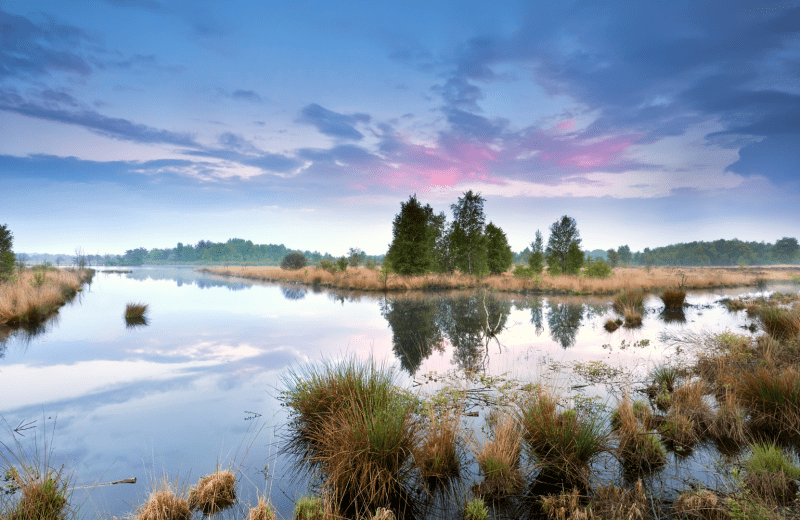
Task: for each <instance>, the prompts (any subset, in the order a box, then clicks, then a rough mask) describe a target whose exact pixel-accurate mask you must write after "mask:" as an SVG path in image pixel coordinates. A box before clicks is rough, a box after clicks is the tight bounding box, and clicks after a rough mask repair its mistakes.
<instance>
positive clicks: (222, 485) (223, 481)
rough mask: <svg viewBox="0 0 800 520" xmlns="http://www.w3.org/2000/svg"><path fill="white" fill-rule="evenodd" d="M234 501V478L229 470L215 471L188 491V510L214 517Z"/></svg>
mask: <svg viewBox="0 0 800 520" xmlns="http://www.w3.org/2000/svg"><path fill="white" fill-rule="evenodd" d="M235 501H236V477H235V476H234V474H233V472H231V471H230V470H223V471H219V470H217V471H216V472H215V473H212V474H211V475H207V476H205V477H203V478H201V479H200V480H199V481H198V483H197V486H195V487H194V488H193V489H191V490H190V491H189V509H191V510H195V509H199V510H200V511H202V512H203V514H204V515H206V516H211V515H215V514H216V513H218V512H219V511H222V510H223V509H225V508H228V507H230V506H232V505H233V504H234V502H235Z"/></svg>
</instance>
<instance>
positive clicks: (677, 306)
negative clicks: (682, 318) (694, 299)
mask: <svg viewBox="0 0 800 520" xmlns="http://www.w3.org/2000/svg"><path fill="white" fill-rule="evenodd" d="M659 296H660V298H661V301H662V302H664V308H665V309H666V310H668V311H679V310H681V309H683V303H684V301H686V291H682V290H680V289H667V290H666V291H664V292H662V293H661V294H660V295H659Z"/></svg>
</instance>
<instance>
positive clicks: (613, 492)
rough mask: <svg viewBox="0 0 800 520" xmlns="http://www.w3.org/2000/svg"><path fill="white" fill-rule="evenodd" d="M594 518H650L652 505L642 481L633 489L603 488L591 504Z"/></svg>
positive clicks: (638, 481)
mask: <svg viewBox="0 0 800 520" xmlns="http://www.w3.org/2000/svg"><path fill="white" fill-rule="evenodd" d="M591 511H592V512H593V513H594V517H595V518H598V519H603V520H644V519H645V518H649V517H650V511H651V509H650V503H649V502H648V500H647V495H645V493H644V486H643V485H642V481H641V480H637V481H636V484H634V485H633V487H632V488H630V489H626V488H623V487H619V486H601V487H599V488H598V489H597V490H596V491H595V494H594V497H593V498H592V502H591Z"/></svg>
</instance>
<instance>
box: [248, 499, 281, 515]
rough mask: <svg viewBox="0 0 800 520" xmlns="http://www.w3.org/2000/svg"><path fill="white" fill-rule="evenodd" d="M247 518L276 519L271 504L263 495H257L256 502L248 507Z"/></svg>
mask: <svg viewBox="0 0 800 520" xmlns="http://www.w3.org/2000/svg"><path fill="white" fill-rule="evenodd" d="M248 518H249V520H276V519H275V510H274V509H273V508H272V504H270V502H269V501H268V500H266V499H265V498H263V497H258V504H256V506H254V507H251V508H250V515H249V517H248Z"/></svg>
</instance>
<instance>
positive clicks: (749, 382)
mask: <svg viewBox="0 0 800 520" xmlns="http://www.w3.org/2000/svg"><path fill="white" fill-rule="evenodd" d="M731 384H732V385H733V387H734V391H735V392H736V395H737V396H738V398H739V400H740V401H741V403H742V405H743V406H744V407H745V408H746V409H747V410H748V411H749V412H750V414H751V421H752V423H753V426H755V427H757V428H759V427H762V428H767V429H771V430H775V431H777V432H779V433H796V432H798V431H800V370H798V368H797V367H795V366H788V367H785V368H782V369H776V368H774V367H766V366H759V367H755V368H753V369H752V370H748V371H743V372H741V373H739V375H738V377H736V378H733V379H732V383H731Z"/></svg>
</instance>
